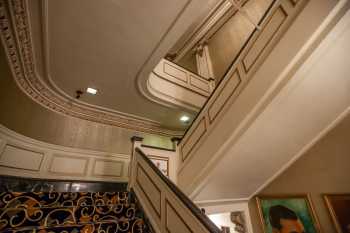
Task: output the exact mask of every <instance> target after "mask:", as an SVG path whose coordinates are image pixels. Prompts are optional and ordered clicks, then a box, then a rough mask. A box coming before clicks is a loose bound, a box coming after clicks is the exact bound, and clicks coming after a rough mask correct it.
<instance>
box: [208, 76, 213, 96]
mask: <svg viewBox="0 0 350 233" xmlns="http://www.w3.org/2000/svg"><path fill="white" fill-rule="evenodd" d="M208 81H209V90H210V93H212V92H213V91H214V89H215V79H213V78H209V79H208Z"/></svg>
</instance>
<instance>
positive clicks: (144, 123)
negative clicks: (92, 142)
mask: <svg viewBox="0 0 350 233" xmlns="http://www.w3.org/2000/svg"><path fill="white" fill-rule="evenodd" d="M0 37H1V41H2V44H3V46H4V49H5V53H6V55H7V58H8V62H9V65H10V67H11V70H12V73H13V77H14V79H15V81H16V83H17V85H18V86H19V88H20V89H21V90H22V91H23V92H24V93H25V94H27V95H28V96H29V97H30V98H31V99H33V100H34V101H35V102H37V103H39V104H41V105H42V106H43V107H45V108H47V109H50V110H52V111H55V112H57V113H60V114H63V115H66V116H72V117H77V118H80V119H84V120H88V121H93V122H98V123H102V124H107V125H113V126H117V127H122V128H126V129H130V130H137V131H141V132H146V133H154V134H160V135H166V136H175V135H180V134H181V132H178V131H172V130H168V129H164V128H162V127H161V125H160V124H159V123H157V122H154V121H151V120H144V119H139V118H137V117H134V116H129V115H128V116H124V115H122V114H119V113H116V112H111V111H108V110H102V109H95V108H92V107H89V106H84V105H82V104H79V103H74V102H72V100H70V99H68V98H66V97H63V96H62V95H59V94H58V93H56V92H55V91H53V90H52V89H51V88H49V87H48V86H47V85H46V84H45V83H44V82H43V81H42V80H41V79H40V78H39V77H38V76H37V75H36V72H35V62H34V53H33V46H32V40H31V31H30V24H29V15H28V9H27V3H26V1H25V0H12V1H6V0H0Z"/></svg>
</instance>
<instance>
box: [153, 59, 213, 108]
mask: <svg viewBox="0 0 350 233" xmlns="http://www.w3.org/2000/svg"><path fill="white" fill-rule="evenodd" d="M213 89H214V80H213V79H206V78H204V77H201V76H199V75H196V74H194V73H192V72H190V71H188V70H186V69H184V68H182V67H181V66H179V65H176V64H175V63H173V62H171V61H168V60H166V59H162V60H161V61H160V62H159V63H158V65H157V66H156V67H155V69H154V70H153V71H152V73H151V74H150V76H149V79H148V82H147V90H148V93H149V96H148V98H151V99H152V100H154V101H156V102H160V103H163V104H166V105H175V106H180V107H184V108H186V109H189V110H192V111H199V109H200V108H201V107H202V106H203V104H204V103H205V101H206V100H207V98H208V97H209V96H210V94H211V92H212V91H213Z"/></svg>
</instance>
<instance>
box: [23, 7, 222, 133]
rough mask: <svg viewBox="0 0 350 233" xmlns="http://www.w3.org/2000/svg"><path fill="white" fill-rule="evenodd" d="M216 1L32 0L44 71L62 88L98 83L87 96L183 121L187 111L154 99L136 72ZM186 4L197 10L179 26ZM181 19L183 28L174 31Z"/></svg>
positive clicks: (168, 123)
mask: <svg viewBox="0 0 350 233" xmlns="http://www.w3.org/2000/svg"><path fill="white" fill-rule="evenodd" d="M200 2H201V4H199V3H200ZM215 2H216V1H215V0H206V1H203V0H201V1H198V0H193V1H191V0H177V1H172V0H147V1H135V0H130V1H121V0H103V1H96V0H73V1H72V0H60V1H47V0H43V1H40V0H35V1H29V5H30V6H29V8H30V19H31V27H32V37H33V42H34V50H35V57H36V65H37V71H38V74H39V75H40V76H41V78H42V79H43V80H44V81H45V82H46V83H47V84H48V85H49V86H51V87H52V88H54V89H55V90H56V91H57V92H59V93H60V94H61V95H62V96H70V97H74V96H75V91H76V90H78V89H81V90H85V89H86V88H87V87H93V88H96V89H98V94H97V95H96V96H91V95H88V94H84V95H83V96H82V98H81V101H83V102H84V103H88V104H91V105H94V106H99V107H102V108H107V109H110V110H113V111H118V112H122V113H126V114H132V115H135V116H137V117H140V118H147V119H150V120H153V121H156V122H160V123H161V124H162V125H163V126H164V127H165V128H169V129H177V130H178V129H180V130H181V129H184V128H185V127H186V126H185V125H182V124H181V123H180V122H179V120H178V119H179V117H180V115H182V114H183V113H185V112H184V111H183V110H181V109H178V110H176V109H170V108H167V107H164V106H161V105H158V104H156V103H152V102H150V101H148V100H147V99H146V98H144V97H143V96H142V95H141V94H140V93H139V92H138V89H137V87H136V83H137V81H136V79H137V77H138V75H140V74H141V73H142V74H143V73H147V72H148V70H147V72H145V67H147V68H148V69H149V67H151V66H152V62H153V63H154V62H155V61H159V60H160V58H161V57H162V56H163V55H164V54H165V53H166V47H168V49H170V48H171V44H170V43H169V41H171V40H173V41H174V39H176V38H180V36H181V35H182V34H183V33H184V32H185V31H186V29H187V28H188V27H189V26H190V25H191V23H193V22H194V21H195V20H196V19H197V18H198V17H200V16H201V15H203V12H207V11H209V9H210V8H211V6H212V4H214V3H215ZM206 3H207V4H206ZM198 6H202V7H201V8H198ZM195 7H197V11H195ZM184 12H185V13H187V15H189V14H188V13H189V12H191V18H189V17H187V18H186V19H187V21H186V22H187V25H186V24H184V21H182V22H181V25H180V26H177V25H176V24H177V23H178V22H177V21H176V20H178V18H179V17H180V16H182V15H183V13H184ZM193 12H197V13H193ZM175 26H177V31H176V33H172V34H171V35H169V34H168V33H169V32H172V30H170V29H173V27H175ZM170 37H171V38H170ZM162 46H163V50H162V51H161V52H159V51H157V49H158V48H160V47H162ZM150 61H152V62H151V63H150ZM155 64H156V63H155ZM146 65H148V66H146ZM153 67H154V66H153ZM190 115H191V116H192V117H193V115H192V114H190Z"/></svg>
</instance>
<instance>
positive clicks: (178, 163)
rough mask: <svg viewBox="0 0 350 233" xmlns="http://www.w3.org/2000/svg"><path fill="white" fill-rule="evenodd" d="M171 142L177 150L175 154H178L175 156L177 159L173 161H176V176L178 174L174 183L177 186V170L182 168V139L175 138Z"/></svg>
mask: <svg viewBox="0 0 350 233" xmlns="http://www.w3.org/2000/svg"><path fill="white" fill-rule="evenodd" d="M171 141H172V143H173V146H174V149H175V153H176V156H175V158H174V159H173V161H174V164H175V166H174V169H175V174H176V176H175V177H173V179H172V180H173V182H174V183H175V184H177V170H178V169H179V167H180V161H181V159H180V156H181V155H180V150H179V142H180V141H181V138H178V137H173V138H171Z"/></svg>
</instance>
